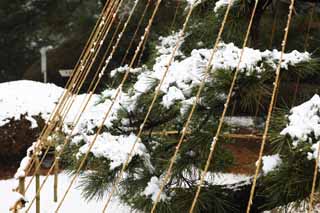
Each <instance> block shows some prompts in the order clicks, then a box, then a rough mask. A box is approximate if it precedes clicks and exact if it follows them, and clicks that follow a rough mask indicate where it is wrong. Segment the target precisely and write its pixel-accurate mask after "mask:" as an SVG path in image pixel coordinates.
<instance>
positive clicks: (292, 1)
mask: <svg viewBox="0 0 320 213" xmlns="http://www.w3.org/2000/svg"><path fill="white" fill-rule="evenodd" d="M294 2H295V0H291V3H290V6H289V14H288V20H287V24H286V28H285V30H284V31H285V33H284V37H283V41H282V44H281V46H282V50H281V55H280V59H279V64H278V66H277V69H276V78H275V82H274V88H273V92H272V97H271V101H270V105H269V110H268V115H267V120H266V124H265V129H264V133H263V136H262V143H261V148H260V153H259V158H258V161H257V163H256V171H255V175H254V178H253V182H252V187H251V191H250V197H249V201H248V206H247V213H249V212H250V209H251V205H252V200H253V197H254V192H255V187H256V184H257V178H258V175H259V172H260V168H261V163H262V155H263V151H264V147H265V143H266V140H267V135H268V130H269V125H270V122H271V115H272V110H273V107H274V102H275V96H276V93H277V90H278V88H279V81H280V72H281V62H282V59H283V55H284V52H285V49H286V44H287V39H288V33H289V29H290V23H291V19H292V13H293V8H294Z"/></svg>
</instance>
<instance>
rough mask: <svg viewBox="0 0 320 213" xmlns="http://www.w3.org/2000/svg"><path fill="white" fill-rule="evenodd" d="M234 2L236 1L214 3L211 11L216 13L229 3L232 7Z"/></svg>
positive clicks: (225, 0) (224, 0)
mask: <svg viewBox="0 0 320 213" xmlns="http://www.w3.org/2000/svg"><path fill="white" fill-rule="evenodd" d="M235 1H236V0H219V1H217V2H216V4H215V6H214V9H213V10H214V12H215V13H217V12H218V10H219V9H220V8H222V7H226V6H227V5H228V4H229V3H231V6H232V5H233V4H234V2H235Z"/></svg>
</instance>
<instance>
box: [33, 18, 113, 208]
mask: <svg viewBox="0 0 320 213" xmlns="http://www.w3.org/2000/svg"><path fill="white" fill-rule="evenodd" d="M112 16H113V18H115V15H114V14H112ZM104 38H105V36H104ZM103 40H104V39H103ZM101 42H102V41H101ZM100 44H101V45H102V43H100ZM91 95H92V94H91ZM82 113H83V112H82ZM43 159H44V158H43ZM43 159H42V160H43ZM55 162H56V161H55ZM52 168H53V166H52V167H51V169H50V170H49V171H48V173H47V176H46V178H45V179H44V181H43V183H42V184H41V186H40V189H39V190H38V192H37V193H36V194H38V193H40V191H41V189H42V187H43V185H44V183H45V182H46V180H47V179H48V176H49V174H50V173H51V171H52ZM33 202H34V199H33V200H32V201H31V203H30V205H29V208H28V209H27V211H28V210H29V209H30V207H31V205H32V203H33Z"/></svg>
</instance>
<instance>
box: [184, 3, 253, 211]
mask: <svg viewBox="0 0 320 213" xmlns="http://www.w3.org/2000/svg"><path fill="white" fill-rule="evenodd" d="M257 5H258V0H256V1H255V4H254V7H253V10H252V14H251V17H250V21H249V25H248V28H247V32H246V35H245V38H244V41H243V46H242V50H241V53H240V59H239V62H238V64H237V68H236V71H235V73H234V76H233V79H232V83H231V86H230V89H229V92H228V96H227V100H226V102H225V104H224V109H223V112H222V115H221V118H220V120H219V125H218V128H217V131H216V134H215V136H214V137H213V140H212V143H211V146H210V152H209V156H208V158H207V162H206V165H205V167H204V170H203V172H202V174H201V178H200V181H199V184H198V187H197V191H196V194H195V197H194V199H193V202H192V205H191V208H190V211H189V212H193V211H194V208H195V206H196V203H197V200H198V198H199V195H200V191H201V187H202V185H203V182H204V179H205V177H206V174H207V172H208V169H209V166H210V163H211V160H212V157H213V153H214V150H215V147H216V144H217V143H218V137H219V136H220V132H221V130H222V126H223V123H224V118H225V115H226V113H227V110H228V106H229V103H230V100H231V97H232V93H233V89H234V87H235V84H236V80H237V78H238V74H239V72H240V65H241V62H242V59H243V55H244V50H245V47H246V46H247V42H248V39H249V35H250V31H251V27H252V23H253V19H254V16H255V13H256V9H257ZM228 7H229V8H230V7H231V3H230V2H229V5H228Z"/></svg>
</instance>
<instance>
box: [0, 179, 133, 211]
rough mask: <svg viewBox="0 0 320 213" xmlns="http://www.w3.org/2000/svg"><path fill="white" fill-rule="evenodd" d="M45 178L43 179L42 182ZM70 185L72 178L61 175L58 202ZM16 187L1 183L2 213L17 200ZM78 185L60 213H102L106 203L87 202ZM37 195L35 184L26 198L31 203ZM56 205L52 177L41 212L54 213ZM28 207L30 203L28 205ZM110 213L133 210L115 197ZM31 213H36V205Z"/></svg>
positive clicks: (11, 184) (8, 181) (13, 181)
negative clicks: (14, 190)
mask: <svg viewBox="0 0 320 213" xmlns="http://www.w3.org/2000/svg"><path fill="white" fill-rule="evenodd" d="M43 178H44V177H41V181H42V180H43ZM29 179H30V178H27V180H26V183H28V181H29ZM69 183H70V178H69V177H68V176H67V175H66V174H63V173H62V174H60V175H59V192H58V200H59V199H61V196H62V194H63V193H64V192H65V190H66V188H67V186H68V184H69ZM15 185H16V180H14V179H10V180H2V181H0V200H1V202H0V212H1V213H7V212H8V213H9V208H10V206H11V204H12V201H14V200H15V199H16V193H12V188H13V186H15ZM77 186H78V184H77V183H75V184H74V185H73V187H72V190H71V191H70V193H69V194H68V195H67V198H66V200H65V202H64V203H63V205H62V208H61V209H60V211H59V212H61V213H69V212H77V213H88V212H92V213H94V212H101V211H102V209H103V206H104V204H105V201H90V202H87V201H85V200H84V199H83V198H82V197H81V190H79V189H77ZM34 194H35V187H34V183H33V184H32V185H31V188H30V189H29V190H28V192H27V195H26V198H27V199H28V200H29V201H31V200H32V199H33V196H34ZM56 205H57V204H55V203H54V202H53V177H52V176H50V177H49V179H48V181H47V183H46V184H45V187H44V188H43V190H42V193H41V212H43V213H52V212H53V211H54V209H55V206H56ZM27 206H28V203H27ZM107 211H108V212H110V213H127V212H132V209H130V207H128V206H127V205H125V204H123V203H122V202H121V201H120V200H119V199H118V198H117V197H114V198H113V200H112V202H111V203H110V205H109V207H108V209H107ZM30 212H35V209H34V205H33V208H32V209H31V211H30Z"/></svg>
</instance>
